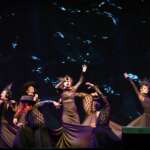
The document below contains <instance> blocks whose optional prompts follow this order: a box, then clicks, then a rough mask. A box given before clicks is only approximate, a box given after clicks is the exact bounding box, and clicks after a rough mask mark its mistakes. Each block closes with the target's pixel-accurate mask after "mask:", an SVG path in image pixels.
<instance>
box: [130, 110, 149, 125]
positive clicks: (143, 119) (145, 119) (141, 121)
mask: <svg viewBox="0 0 150 150" xmlns="http://www.w3.org/2000/svg"><path fill="white" fill-rule="evenodd" d="M127 127H135V128H136V127H137V128H150V114H148V113H144V114H143V115H141V116H140V117H138V118H136V119H135V120H133V121H132V122H131V123H129V124H128V125H127Z"/></svg>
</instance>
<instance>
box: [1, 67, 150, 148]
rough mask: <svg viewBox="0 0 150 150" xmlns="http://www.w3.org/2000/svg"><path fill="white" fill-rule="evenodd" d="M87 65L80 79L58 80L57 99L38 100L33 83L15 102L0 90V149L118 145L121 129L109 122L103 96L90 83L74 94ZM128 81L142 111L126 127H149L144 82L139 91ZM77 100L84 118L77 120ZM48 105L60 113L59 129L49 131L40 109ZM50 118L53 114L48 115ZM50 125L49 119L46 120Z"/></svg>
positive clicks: (149, 107) (149, 109) (149, 106)
mask: <svg viewBox="0 0 150 150" xmlns="http://www.w3.org/2000/svg"><path fill="white" fill-rule="evenodd" d="M86 70H87V66H86V65H83V66H82V72H81V75H80V79H79V81H78V82H77V83H76V84H73V79H72V78H71V77H70V76H68V75H66V76H65V77H61V78H59V83H58V84H57V85H56V86H55V88H56V90H57V89H59V91H60V93H59V99H58V100H55V101H54V100H45V101H41V100H40V98H39V96H38V91H37V89H36V87H35V85H34V84H33V83H27V84H25V86H24V94H23V95H22V96H21V98H20V100H19V102H18V101H15V100H11V95H12V93H11V86H12V85H9V86H7V87H6V88H5V89H4V90H2V92H1V95H0V148H101V147H102V148H103V147H108V146H113V145H115V144H118V143H119V144H120V143H121V138H122V126H121V125H119V124H117V123H115V122H113V121H111V115H110V114H111V108H110V104H109V101H108V99H107V97H106V96H104V95H103V93H102V92H101V90H100V89H99V87H98V86H97V85H95V84H93V83H90V82H85V85H86V87H87V89H90V90H89V91H90V92H80V91H78V89H79V87H80V85H81V84H82V83H84V82H83V81H84V73H85V72H86ZM124 77H125V78H126V79H128V80H129V82H130V83H131V85H132V86H133V88H134V89H135V92H136V94H137V96H138V98H139V100H140V102H141V104H142V106H143V108H144V114H143V115H142V116H140V117H139V118H137V119H136V120H134V121H132V122H131V123H130V124H129V125H127V127H150V98H149V97H148V94H149V87H150V84H149V82H148V81H146V80H144V81H142V82H141V86H140V90H138V88H137V87H136V85H135V83H134V82H133V81H132V80H131V79H130V78H129V77H128V74H127V73H124ZM78 99H81V101H82V104H83V109H84V111H85V115H86V117H85V119H84V121H83V122H81V120H80V115H79V112H78V108H77V104H76V102H75V101H76V100H78ZM45 106H51V107H53V108H54V110H55V111H57V110H58V109H60V110H61V118H59V117H58V118H55V120H57V121H58V122H60V125H59V126H56V127H54V128H51V127H50V126H49V125H47V124H46V121H45V120H46V118H45V116H44V114H43V113H42V111H41V107H45ZM48 116H49V117H50V118H53V117H54V115H53V113H50V114H48ZM49 124H51V120H49Z"/></svg>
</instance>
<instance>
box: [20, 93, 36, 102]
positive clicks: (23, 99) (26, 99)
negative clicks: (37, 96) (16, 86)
mask: <svg viewBox="0 0 150 150" xmlns="http://www.w3.org/2000/svg"><path fill="white" fill-rule="evenodd" d="M20 102H22V103H35V101H33V96H28V95H23V96H21V98H20Z"/></svg>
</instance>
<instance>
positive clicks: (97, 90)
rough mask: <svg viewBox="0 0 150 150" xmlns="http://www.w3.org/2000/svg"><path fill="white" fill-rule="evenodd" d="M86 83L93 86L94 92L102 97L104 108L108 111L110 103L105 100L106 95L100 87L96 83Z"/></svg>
mask: <svg viewBox="0 0 150 150" xmlns="http://www.w3.org/2000/svg"><path fill="white" fill-rule="evenodd" d="M86 85H88V86H89V87H90V88H93V89H94V90H95V92H96V93H97V94H98V95H99V97H101V98H102V100H103V101H104V103H105V109H107V110H108V111H110V104H109V102H108V100H107V97H106V96H104V95H103V93H102V92H101V91H100V89H99V88H98V86H97V85H94V84H92V83H90V82H86Z"/></svg>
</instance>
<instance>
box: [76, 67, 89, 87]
mask: <svg viewBox="0 0 150 150" xmlns="http://www.w3.org/2000/svg"><path fill="white" fill-rule="evenodd" d="M86 70H87V66H86V65H82V72H81V75H80V79H79V81H78V82H77V83H76V84H75V85H74V89H75V90H77V89H78V88H79V86H80V85H81V84H82V83H83V79H84V77H83V76H84V73H85V72H86Z"/></svg>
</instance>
